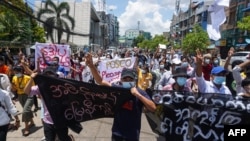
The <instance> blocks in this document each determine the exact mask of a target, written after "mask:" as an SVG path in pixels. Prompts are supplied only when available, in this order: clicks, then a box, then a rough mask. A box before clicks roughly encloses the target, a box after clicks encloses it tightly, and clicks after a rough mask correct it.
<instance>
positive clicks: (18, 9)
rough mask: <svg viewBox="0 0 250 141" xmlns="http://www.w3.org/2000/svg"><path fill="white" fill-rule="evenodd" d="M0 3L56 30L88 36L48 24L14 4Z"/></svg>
mask: <svg viewBox="0 0 250 141" xmlns="http://www.w3.org/2000/svg"><path fill="white" fill-rule="evenodd" d="M0 3H2V5H4V6H6V7H9V8H10V9H12V10H16V11H17V12H22V13H24V14H25V15H27V16H29V17H31V18H33V19H35V20H37V21H39V22H41V23H43V24H45V25H47V26H49V27H52V28H54V29H57V30H61V31H62V32H65V33H69V34H71V35H78V36H83V37H86V36H90V34H82V33H76V32H72V31H67V30H65V29H63V28H60V27H56V26H54V25H50V24H48V23H46V22H44V21H43V20H41V19H39V18H37V17H35V16H34V15H31V14H30V13H28V12H26V11H24V10H23V9H20V8H19V7H16V6H14V5H12V4H11V3H9V2H6V1H5V0H0Z"/></svg>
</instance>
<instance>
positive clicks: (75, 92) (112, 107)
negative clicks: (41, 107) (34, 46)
mask: <svg viewBox="0 0 250 141" xmlns="http://www.w3.org/2000/svg"><path fill="white" fill-rule="evenodd" d="M35 83H36V84H37V85H38V87H39V90H40V93H41V95H42V97H43V99H44V101H45V104H46V107H47V109H48V111H49V113H50V115H51V117H52V120H53V121H54V124H55V126H58V127H60V126H62V125H65V123H66V124H67V126H69V127H71V125H72V124H75V123H80V122H84V121H88V120H92V119H97V118H104V117H113V116H114V113H115V112H116V110H119V108H120V107H121V106H122V104H123V103H124V102H125V101H127V100H128V99H130V98H131V97H132V94H131V93H130V90H129V89H124V88H117V87H115V88H114V87H112V88H110V87H105V86H99V85H94V84H90V83H85V82H81V81H76V80H71V79H60V78H53V77H49V76H44V75H38V76H37V77H36V78H35ZM72 130H73V129H72ZM73 131H75V130H73ZM77 132H79V131H77Z"/></svg>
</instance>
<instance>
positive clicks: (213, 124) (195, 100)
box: [146, 91, 250, 141]
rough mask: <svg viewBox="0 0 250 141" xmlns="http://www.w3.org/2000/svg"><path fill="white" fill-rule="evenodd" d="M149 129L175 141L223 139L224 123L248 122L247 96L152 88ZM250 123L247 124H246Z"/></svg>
mask: <svg viewBox="0 0 250 141" xmlns="http://www.w3.org/2000/svg"><path fill="white" fill-rule="evenodd" d="M152 99H153V100H154V102H155V103H156V104H157V105H158V106H157V111H156V112H155V113H146V117H147V119H148V121H149V124H150V126H151V128H152V130H153V131H154V132H155V133H158V134H160V135H163V136H165V137H166V139H174V140H175V141H224V125H249V123H250V120H249V119H250V99H236V98H235V97H232V96H231V95H226V94H208V93H206V94H197V93H184V92H176V91H153V92H152ZM249 126H250V125H249Z"/></svg>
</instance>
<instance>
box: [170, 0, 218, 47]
mask: <svg viewBox="0 0 250 141" xmlns="http://www.w3.org/2000/svg"><path fill="white" fill-rule="evenodd" d="M212 2H213V0H206V1H201V2H195V3H191V4H190V6H189V9H188V10H187V11H185V12H184V11H180V12H179V13H177V15H173V17H172V22H171V25H170V34H171V38H172V40H173V41H174V44H179V45H181V41H182V39H183V38H184V37H185V36H186V34H187V33H189V32H191V31H192V28H193V26H194V25H195V24H199V25H200V26H201V27H202V28H203V29H204V30H206V28H207V26H206V25H207V14H208V12H207V10H208V7H209V5H211V4H212Z"/></svg>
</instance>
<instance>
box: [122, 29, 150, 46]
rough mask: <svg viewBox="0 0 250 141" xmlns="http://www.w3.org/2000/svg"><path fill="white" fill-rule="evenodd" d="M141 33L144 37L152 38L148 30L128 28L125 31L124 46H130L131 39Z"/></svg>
mask: <svg viewBox="0 0 250 141" xmlns="http://www.w3.org/2000/svg"><path fill="white" fill-rule="evenodd" d="M140 35H143V36H144V38H145V39H148V40H150V39H151V38H152V36H151V33H150V32H145V31H143V30H139V29H128V30H126V31H125V45H126V47H132V44H133V41H134V39H135V38H137V37H138V36H140Z"/></svg>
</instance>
